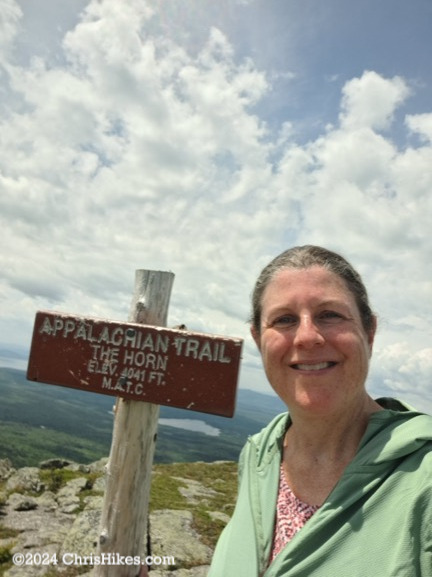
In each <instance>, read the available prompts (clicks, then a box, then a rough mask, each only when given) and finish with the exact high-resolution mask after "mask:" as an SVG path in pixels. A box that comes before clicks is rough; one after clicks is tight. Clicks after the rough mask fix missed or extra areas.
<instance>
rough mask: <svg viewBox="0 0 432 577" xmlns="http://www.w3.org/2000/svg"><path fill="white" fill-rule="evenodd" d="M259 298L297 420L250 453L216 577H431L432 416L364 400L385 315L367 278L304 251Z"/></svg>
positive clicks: (264, 340)
mask: <svg viewBox="0 0 432 577" xmlns="http://www.w3.org/2000/svg"><path fill="white" fill-rule="evenodd" d="M252 301H253V313H252V328H251V332H252V336H253V338H254V340H255V342H256V344H257V347H258V349H259V351H260V353H261V356H262V361H263V365H264V369H265V372H266V375H267V378H268V380H269V382H270V384H271V385H272V387H273V388H274V390H275V391H276V393H277V394H278V395H279V396H280V398H281V399H282V400H283V401H284V402H285V404H286V405H287V407H288V411H289V412H288V413H285V414H283V415H280V416H278V417H276V418H275V419H274V420H273V421H272V422H271V423H270V424H269V425H268V426H267V427H266V428H265V429H263V430H262V431H261V432H260V433H258V434H257V435H254V436H253V437H251V438H249V440H248V442H247V443H246V445H245V447H244V449H243V451H242V454H241V457H240V463H239V493H238V499H237V504H236V507H235V511H234V513H233V517H232V519H231V521H230V522H229V523H228V525H227V527H226V528H225V529H224V531H223V533H222V535H221V538H220V539H219V542H218V545H217V547H216V551H215V555H214V558H213V562H212V565H211V569H210V572H209V575H208V577H261V576H265V577H281V576H288V577H348V576H349V577H369V576H374V577H376V576H378V577H431V576H432V417H430V416H428V415H423V414H421V413H419V412H416V411H414V410H412V409H410V408H409V407H408V406H406V405H404V404H403V403H400V402H399V401H396V400H394V399H378V400H376V401H375V400H373V399H372V398H371V397H370V396H369V395H368V393H367V392H366V388H365V382H366V377H367V373H368V366H369V359H370V356H371V353H372V346H373V342H374V336H375V330H376V318H375V316H374V314H373V313H372V311H371V308H370V306H369V302H368V296H367V292H366V289H365V287H364V285H363V283H362V280H361V278H360V276H359V275H358V273H357V272H356V271H355V270H354V269H353V268H352V267H351V265H350V264H349V263H348V262H347V261H346V260H345V259H344V258H342V257H341V256H340V255H338V254H336V253H333V252H331V251H329V250H326V249H324V248H321V247H315V246H304V247H295V248H293V249H290V250H288V251H286V252H284V253H282V254H281V255H279V256H278V257H276V258H275V259H274V260H273V261H272V262H271V263H270V264H269V265H268V266H267V267H266V268H265V269H264V270H263V271H262V273H261V275H260V277H259V278H258V281H257V283H256V286H255V290H254V293H253V298H252Z"/></svg>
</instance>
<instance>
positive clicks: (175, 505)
mask: <svg viewBox="0 0 432 577" xmlns="http://www.w3.org/2000/svg"><path fill="white" fill-rule="evenodd" d="M105 465H106V460H102V461H98V462H96V463H93V464H91V465H79V464H76V463H70V462H65V461H60V460H52V461H48V462H45V463H41V464H40V467H39V468H38V467H24V468H22V469H18V470H15V469H14V468H13V467H12V466H11V463H10V462H9V461H8V460H3V461H0V576H3V577H42V576H45V577H55V576H57V575H58V576H60V575H62V576H63V577H74V576H75V575H86V576H87V577H90V576H91V574H92V570H91V569H92V567H91V565H90V564H89V563H90V561H91V557H92V555H96V542H97V539H98V535H99V522H100V516H101V509H102V501H103V492H104V484H105V476H104V472H105ZM235 490H236V466H235V464H234V463H228V462H219V463H189V464H188V463H183V464H178V465H158V466H155V467H154V471H153V479H152V495H151V514H150V540H151V555H152V556H154V557H155V559H156V560H157V558H160V559H162V558H164V557H165V558H168V557H169V558H170V559H169V561H170V565H164V566H162V565H160V566H157V567H156V565H155V566H154V568H153V569H152V571H150V575H151V576H152V577H165V576H166V577H168V576H170V577H205V575H206V574H207V570H208V565H209V562H210V559H211V556H212V552H213V549H214V545H215V542H216V540H217V537H218V535H219V533H220V531H221V530H222V528H223V526H224V525H225V524H226V522H227V521H228V519H229V515H230V514H231V512H232V507H233V503H234V500H235ZM145 551H146V549H145V546H143V552H144V553H145ZM17 553H18V554H23V555H24V558H27V560H30V559H33V561H34V564H33V565H22V566H17V565H14V564H13V562H12V556H13V555H14V554H17ZM35 554H39V555H40V558H39V557H38V556H37V555H35ZM32 555H33V557H31V556H32ZM72 555H73V557H72ZM75 555H76V556H77V557H75ZM85 557H87V559H85ZM171 558H173V561H174V564H172V559H171ZM76 559H79V560H80V561H81V564H80V563H78V562H76ZM83 560H84V563H82V561H83ZM42 561H44V562H48V565H46V564H44V565H42V564H40V563H41V562H42ZM55 561H57V563H58V564H55ZM63 561H64V562H63Z"/></svg>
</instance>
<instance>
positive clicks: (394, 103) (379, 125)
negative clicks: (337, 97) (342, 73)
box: [340, 71, 410, 130]
mask: <svg viewBox="0 0 432 577" xmlns="http://www.w3.org/2000/svg"><path fill="white" fill-rule="evenodd" d="M409 94H410V90H409V88H408V86H407V84H406V82H405V81H404V80H403V78H400V77H398V76H395V77H394V78H392V79H390V80H389V79H386V78H383V77H382V76H380V75H379V74H377V73H376V72H374V71H367V72H365V73H364V74H363V75H362V76H361V77H360V78H354V79H353V80H350V81H349V82H347V83H346V84H345V86H344V88H343V98H342V112H341V115H340V120H341V123H342V125H343V126H346V127H350V128H354V127H358V128H360V127H369V128H372V129H375V130H385V129H388V128H389V127H390V124H391V122H392V120H393V115H394V112H395V110H396V108H397V107H398V106H399V105H400V104H401V103H402V102H404V100H405V99H406V98H407V97H408V96H409Z"/></svg>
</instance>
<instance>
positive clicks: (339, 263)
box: [251, 245, 375, 334]
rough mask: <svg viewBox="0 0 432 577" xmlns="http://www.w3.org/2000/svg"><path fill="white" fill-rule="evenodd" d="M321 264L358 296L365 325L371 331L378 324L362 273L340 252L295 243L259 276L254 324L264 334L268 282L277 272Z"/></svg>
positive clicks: (256, 285) (256, 286)
mask: <svg viewBox="0 0 432 577" xmlns="http://www.w3.org/2000/svg"><path fill="white" fill-rule="evenodd" d="M313 266H320V267H322V268H325V269H327V270H328V271H330V272H332V273H334V274H336V275H337V276H338V277H340V278H341V279H342V280H343V281H344V282H345V284H346V286H347V288H348V290H349V291H350V292H351V293H352V295H353V296H354V299H355V301H356V304H357V307H358V310H359V313H360V317H361V320H362V324H363V328H364V330H365V332H366V333H367V334H370V333H371V332H372V331H373V329H374V327H375V315H374V314H373V312H372V310H371V307H370V305H369V298H368V294H367V291H366V287H365V286H364V284H363V281H362V279H361V276H360V275H359V273H358V272H357V271H356V270H355V269H354V268H353V267H352V266H351V264H350V263H349V262H348V261H347V260H346V259H345V258H344V257H342V256H341V255H340V254H338V253H336V252H333V251H331V250H328V249H326V248H323V247H320V246H314V245H304V246H295V247H293V248H290V249H288V250H286V251H284V252H282V253H281V254H280V255H278V256H277V257H275V258H274V259H273V260H272V261H271V262H270V263H269V264H268V265H267V266H266V267H265V268H264V269H263V270H262V271H261V274H260V275H259V277H258V279H257V281H256V283H255V288H254V290H253V293H252V315H251V323H252V325H253V327H254V329H255V330H256V331H257V333H258V334H259V333H260V327H261V310H262V298H263V294H264V291H265V289H266V288H267V286H268V284H269V283H270V282H271V281H272V280H273V278H274V277H275V276H276V274H277V273H279V272H280V271H282V270H285V269H306V268H310V267H313Z"/></svg>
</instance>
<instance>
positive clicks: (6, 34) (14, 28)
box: [0, 0, 22, 63]
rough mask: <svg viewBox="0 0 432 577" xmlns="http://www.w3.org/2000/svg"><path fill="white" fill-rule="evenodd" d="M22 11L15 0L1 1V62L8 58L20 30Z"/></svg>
mask: <svg viewBox="0 0 432 577" xmlns="http://www.w3.org/2000/svg"><path fill="white" fill-rule="evenodd" d="M21 18H22V11H21V9H20V7H19V6H18V5H17V4H16V2H14V0H1V1H0V63H1V62H3V61H4V59H5V58H6V56H7V54H8V52H9V49H10V47H11V46H12V45H13V42H14V40H15V38H16V36H17V34H18V31H19V23H20V20H21Z"/></svg>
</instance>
